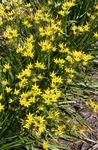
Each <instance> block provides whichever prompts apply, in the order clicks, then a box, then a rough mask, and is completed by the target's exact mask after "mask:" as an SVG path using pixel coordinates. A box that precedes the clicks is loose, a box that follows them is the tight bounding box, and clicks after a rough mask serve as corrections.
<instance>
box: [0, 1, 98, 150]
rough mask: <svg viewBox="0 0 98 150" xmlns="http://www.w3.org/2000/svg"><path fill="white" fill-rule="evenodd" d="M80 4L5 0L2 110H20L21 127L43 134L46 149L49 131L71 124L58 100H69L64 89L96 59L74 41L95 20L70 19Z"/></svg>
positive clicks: (0, 20) (0, 14)
mask: <svg viewBox="0 0 98 150" xmlns="http://www.w3.org/2000/svg"><path fill="white" fill-rule="evenodd" d="M36 4H37V7H35V5H36ZM76 5H77V1H76V0H68V1H67V0H61V1H60V2H56V1H55V0H48V1H46V2H45V3H44V4H43V3H42V5H41V6H40V5H38V3H37V1H35V2H32V4H27V3H23V1H22V0H9V1H3V3H2V4H0V32H1V35H0V39H2V41H3V42H2V47H3V46H4V57H0V60H2V63H1V64H2V65H1V66H0V67H1V70H0V74H1V73H2V78H0V81H1V83H0V113H2V111H3V110H4V108H8V111H9V109H10V111H11V110H12V111H16V110H17V114H18V112H19V114H18V115H19V116H18V118H19V123H20V122H21V120H22V123H21V131H20V132H23V134H24V133H25V129H26V130H28V131H29V132H30V134H31V135H33V136H34V137H35V138H42V137H44V138H45V140H42V146H43V149H46V150H48V148H49V143H48V140H47V139H48V137H49V133H51V134H52V135H53V136H54V137H55V136H59V135H63V134H65V132H66V125H68V124H69V122H67V120H66V118H67V115H65V112H63V111H62V109H60V103H59V101H60V100H61V102H62V103H63V102H65V99H64V97H63V95H64V94H65V92H66V91H65V90H66V89H67V87H68V86H69V85H71V84H73V85H74V84H75V83H74V79H76V77H77V76H78V74H79V72H80V70H81V69H82V68H84V67H86V65H87V64H88V63H89V61H90V60H92V59H93V56H92V55H91V54H87V53H86V50H84V49H83V50H82V48H81V47H80V48H79V46H78V45H77V43H75V42H74V38H77V36H78V35H79V36H81V35H83V34H81V33H85V34H86V32H89V30H90V28H91V24H90V23H89V22H87V23H85V24H82V25H78V26H77V25H76V24H73V22H72V23H70V22H71V21H70V20H69V22H68V21H67V20H68V18H70V17H69V15H70V12H71V9H73V8H74V7H75V6H76ZM64 17H65V18H64ZM67 17H68V18H67ZM67 28H68V31H67ZM69 30H70V31H69ZM72 31H73V32H72ZM97 34H98V33H97V32H95V33H94V37H96V38H97V37H98V35H97ZM72 38H73V39H72ZM76 42H77V41H76ZM73 43H74V44H73ZM5 47H7V49H6V51H5ZM79 49H81V50H79ZM6 98H7V99H6ZM3 100H4V101H3ZM6 101H7V102H6ZM5 102H6V103H5ZM6 105H7V107H6ZM66 106H67V107H69V105H67V104H66ZM67 119H68V118H67ZM69 120H70V119H69ZM69 126H70V125H69ZM19 130H20V129H19ZM51 134H50V135H51Z"/></svg>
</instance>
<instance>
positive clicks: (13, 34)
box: [3, 26, 18, 39]
mask: <svg viewBox="0 0 98 150" xmlns="http://www.w3.org/2000/svg"><path fill="white" fill-rule="evenodd" d="M3 36H4V38H8V39H13V38H17V37H18V33H17V30H16V29H13V28H11V27H10V26H8V27H7V28H6V31H5V32H4V34H3Z"/></svg>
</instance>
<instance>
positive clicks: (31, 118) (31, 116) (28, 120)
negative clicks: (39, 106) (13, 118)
mask: <svg viewBox="0 0 98 150" xmlns="http://www.w3.org/2000/svg"><path fill="white" fill-rule="evenodd" d="M26 117H27V119H26V123H25V125H24V126H23V127H24V128H27V129H29V128H30V126H31V124H32V123H33V114H31V113H29V114H28V115H27V116H26Z"/></svg>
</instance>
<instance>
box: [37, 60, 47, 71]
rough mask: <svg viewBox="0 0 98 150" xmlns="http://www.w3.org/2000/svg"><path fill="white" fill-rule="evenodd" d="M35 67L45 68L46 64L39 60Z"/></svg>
mask: <svg viewBox="0 0 98 150" xmlns="http://www.w3.org/2000/svg"><path fill="white" fill-rule="evenodd" d="M35 67H36V68H38V69H45V65H44V64H42V63H41V62H38V61H37V62H36V63H35Z"/></svg>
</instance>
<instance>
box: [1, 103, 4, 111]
mask: <svg viewBox="0 0 98 150" xmlns="http://www.w3.org/2000/svg"><path fill="white" fill-rule="evenodd" d="M2 110H4V105H2V104H1V103H0V112H1V111H2Z"/></svg>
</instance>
